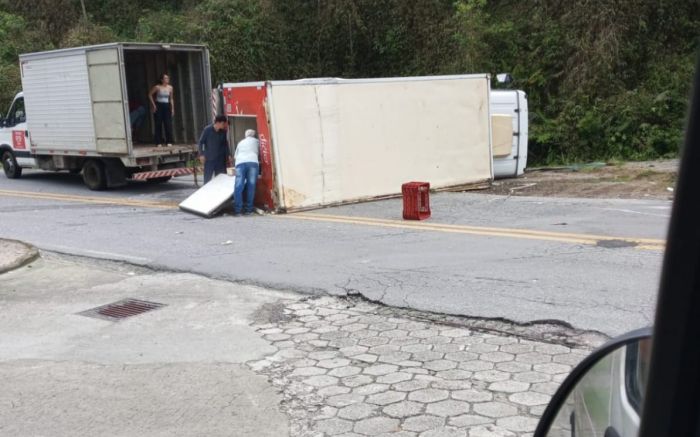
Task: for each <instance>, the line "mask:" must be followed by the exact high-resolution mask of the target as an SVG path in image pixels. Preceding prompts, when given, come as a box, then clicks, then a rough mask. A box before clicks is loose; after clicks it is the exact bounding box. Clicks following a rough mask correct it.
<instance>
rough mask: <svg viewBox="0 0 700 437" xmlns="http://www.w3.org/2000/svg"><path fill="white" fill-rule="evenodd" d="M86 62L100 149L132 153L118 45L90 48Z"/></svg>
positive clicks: (110, 151)
mask: <svg viewBox="0 0 700 437" xmlns="http://www.w3.org/2000/svg"><path fill="white" fill-rule="evenodd" d="M87 64H88V77H89V79H90V95H91V97H92V113H93V119H94V122H95V142H96V146H97V147H96V148H97V151H98V152H99V153H123V154H126V153H129V143H128V136H127V131H126V129H127V122H126V111H125V106H124V99H125V97H124V92H123V89H124V85H123V77H122V68H121V62H120V53H119V49H118V48H117V47H109V48H100V49H97V50H90V51H88V52H87Z"/></svg>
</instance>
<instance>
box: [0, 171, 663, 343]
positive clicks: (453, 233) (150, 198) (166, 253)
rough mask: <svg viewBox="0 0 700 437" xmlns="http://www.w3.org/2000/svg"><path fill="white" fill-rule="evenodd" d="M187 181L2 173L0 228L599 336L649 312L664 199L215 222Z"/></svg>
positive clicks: (175, 265) (162, 264) (336, 292)
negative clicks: (196, 210) (95, 184)
mask: <svg viewBox="0 0 700 437" xmlns="http://www.w3.org/2000/svg"><path fill="white" fill-rule="evenodd" d="M193 190H194V188H193V186H192V184H191V183H188V182H187V181H184V180H178V181H171V182H169V183H167V184H163V185H159V186H153V185H147V184H132V185H129V186H128V187H126V188H124V189H119V190H111V191H106V192H100V193H96V192H90V191H87V190H86V189H85V187H84V186H83V185H82V182H81V180H80V178H79V177H76V176H73V175H67V174H52V173H44V172H27V174H26V175H23V177H22V179H19V180H8V179H5V178H2V177H0V220H1V221H2V223H3V226H2V227H0V237H3V238H10V239H19V240H23V241H27V242H29V243H31V244H34V245H35V246H37V247H38V248H40V249H43V250H49V251H54V252H58V253H67V254H73V255H80V256H87V257H95V258H103V259H111V260H119V261H126V262H130V263H133V264H136V265H141V266H147V267H152V268H157V269H158V268H160V269H166V270H170V271H179V272H190V273H196V274H202V275H205V276H207V277H210V278H218V279H224V280H227V281H234V282H238V283H242V284H251V285H259V286H262V287H267V288H272V289H277V290H286V291H293V292H299V293H307V294H313V295H333V296H347V295H354V294H360V295H362V296H363V297H365V298H367V299H368V300H371V301H377V302H381V303H383V304H387V305H390V306H395V307H402V308H403V307H405V308H410V309H416V310H420V311H426V312H436V313H442V314H452V315H461V316H470V317H478V318H486V319H494V320H508V321H513V322H515V323H531V322H536V321H554V322H556V323H559V324H562V325H564V326H568V327H572V328H575V329H579V330H588V331H598V332H601V333H604V334H606V335H608V336H612V335H616V334H621V333H623V332H626V331H628V330H631V329H635V328H639V327H642V326H646V325H649V324H650V323H651V322H652V320H653V313H654V309H655V302H656V291H657V285H658V281H659V271H660V266H661V259H662V248H663V247H662V245H661V244H660V243H656V242H661V241H663V239H664V236H665V232H666V227H667V223H668V217H669V215H670V202H666V201H643V200H596V199H544V198H524V197H518V198H516V197H506V196H491V195H482V194H475V193H438V194H433V195H431V207H432V211H433V216H432V218H431V219H430V220H429V221H427V222H423V223H421V224H415V223H408V224H407V223H404V222H402V221H400V214H401V201H400V200H399V199H394V200H387V201H381V202H372V203H367V204H362V205H349V206H343V207H338V208H329V209H326V210H322V211H316V212H314V214H313V215H310V214H306V216H304V215H303V214H297V215H294V214H292V215H278V216H273V215H267V216H257V217H250V218H240V219H237V218H233V217H230V216H221V217H217V218H214V219H211V220H207V219H203V218H200V217H197V216H193V215H190V214H186V213H183V212H180V211H178V210H177V209H174V208H173V207H172V206H167V204H168V203H170V204H171V205H172V204H173V202H178V201H180V200H182V199H184V198H185V197H186V196H187V195H189V194H190V193H191V192H192V191H193ZM101 199H103V200H104V201H105V202H106V201H108V202H110V204H100V201H101ZM163 205H166V206H163ZM421 226H422V227H421ZM455 227H456V228H455ZM487 228H488V229H495V231H493V230H491V231H489V230H487ZM550 233H554V234H556V235H555V236H554V237H551V236H549V234H550ZM586 236H591V237H586ZM597 238H602V239H603V240H600V241H599V240H597ZM606 239H607V240H606ZM616 240H619V241H623V242H624V243H625V244H617V243H615V241H616ZM642 240H643V241H642ZM601 241H602V242H603V244H599V243H600V242H601ZM610 241H613V243H611V242H610ZM630 241H642V242H634V243H630ZM646 241H652V242H654V243H653V244H651V243H648V242H646ZM605 246H608V247H605Z"/></svg>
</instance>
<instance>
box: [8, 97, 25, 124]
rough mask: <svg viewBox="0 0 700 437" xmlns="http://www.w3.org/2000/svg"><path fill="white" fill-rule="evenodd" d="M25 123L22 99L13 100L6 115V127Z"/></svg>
mask: <svg viewBox="0 0 700 437" xmlns="http://www.w3.org/2000/svg"><path fill="white" fill-rule="evenodd" d="M25 121H27V116H26V113H25V111H24V99H23V98H21V97H20V98H19V99H17V100H15V102H14V104H13V105H12V107H11V108H10V112H8V114H7V126H15V125H17V124H19V123H24V122H25Z"/></svg>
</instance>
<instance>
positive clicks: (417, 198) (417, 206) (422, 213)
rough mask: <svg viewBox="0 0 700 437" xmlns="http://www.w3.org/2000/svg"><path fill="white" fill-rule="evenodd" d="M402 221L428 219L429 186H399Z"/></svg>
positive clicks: (424, 183)
mask: <svg viewBox="0 0 700 437" xmlns="http://www.w3.org/2000/svg"><path fill="white" fill-rule="evenodd" d="M401 194H403V218H404V220H425V219H427V218H429V217H430V196H429V195H430V184H429V183H428V182H407V183H405V184H403V185H401Z"/></svg>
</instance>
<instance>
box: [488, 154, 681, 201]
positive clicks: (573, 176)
mask: <svg viewBox="0 0 700 437" xmlns="http://www.w3.org/2000/svg"><path fill="white" fill-rule="evenodd" d="M677 176H678V160H667V161H645V162H630V163H624V164H605V163H601V164H588V165H579V166H569V167H551V168H537V169H532V170H526V172H525V175H523V176H521V177H519V178H516V179H502V180H497V181H494V183H493V185H492V186H491V187H490V188H488V189H485V190H481V191H477V192H479V193H485V194H499V195H507V196H543V197H585V198H605V199H664V200H666V199H672V198H673V189H674V187H675V186H676V178H677Z"/></svg>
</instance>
